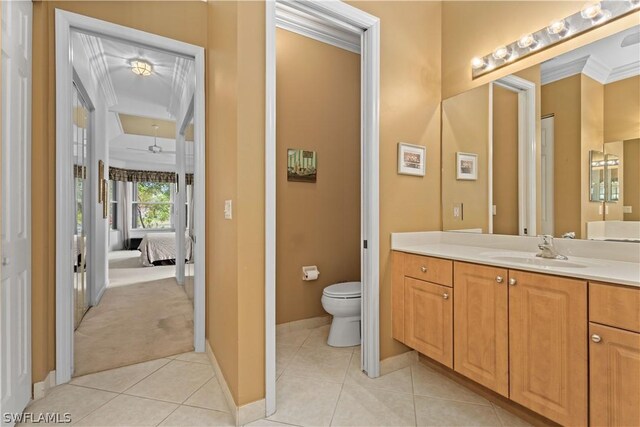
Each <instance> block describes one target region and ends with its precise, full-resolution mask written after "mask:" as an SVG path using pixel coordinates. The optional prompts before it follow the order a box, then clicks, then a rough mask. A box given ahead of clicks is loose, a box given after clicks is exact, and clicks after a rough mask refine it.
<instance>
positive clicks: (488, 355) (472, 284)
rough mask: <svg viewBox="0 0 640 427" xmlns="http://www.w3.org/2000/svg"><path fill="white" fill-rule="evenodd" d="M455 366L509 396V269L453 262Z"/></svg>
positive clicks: (462, 372)
mask: <svg viewBox="0 0 640 427" xmlns="http://www.w3.org/2000/svg"><path fill="white" fill-rule="evenodd" d="M453 271H454V274H453V276H454V286H455V288H454V289H455V292H456V298H455V300H454V311H455V315H454V331H455V332H454V349H455V352H454V370H455V371H457V372H459V373H460V374H462V375H464V376H466V377H468V378H470V379H472V380H474V381H476V382H477V383H480V384H482V385H483V386H485V387H487V388H490V389H491V390H493V391H495V392H497V393H500V394H501V395H503V396H505V397H509V311H508V292H507V291H508V289H507V286H508V285H507V280H508V271H507V270H506V269H504V268H498V267H489V266H483V265H476V264H468V263H464V262H456V263H454V268H453Z"/></svg>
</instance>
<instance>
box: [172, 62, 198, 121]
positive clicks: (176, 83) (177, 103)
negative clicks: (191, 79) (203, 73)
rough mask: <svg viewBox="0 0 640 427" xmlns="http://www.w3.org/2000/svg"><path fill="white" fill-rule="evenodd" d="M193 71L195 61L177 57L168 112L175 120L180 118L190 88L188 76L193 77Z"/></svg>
mask: <svg viewBox="0 0 640 427" xmlns="http://www.w3.org/2000/svg"><path fill="white" fill-rule="evenodd" d="M192 69H193V61H191V60H189V59H186V58H183V57H181V56H177V57H176V60H175V62H174V64H173V70H172V73H171V94H170V97H169V105H168V106H167V111H168V112H169V114H171V117H173V118H175V117H178V114H179V113H180V107H181V105H182V104H183V102H182V99H183V96H184V94H185V92H186V91H187V88H188V85H187V76H189V75H191V73H192Z"/></svg>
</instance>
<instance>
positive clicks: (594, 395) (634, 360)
mask: <svg viewBox="0 0 640 427" xmlns="http://www.w3.org/2000/svg"><path fill="white" fill-rule="evenodd" d="M589 335H590V337H591V340H590V343H589V351H590V357H589V365H590V366H589V380H590V400H589V414H590V424H591V425H592V426H640V334H638V333H635V332H630V331H625V330H623V329H618V328H612V327H609V326H603V325H598V324H597V323H593V322H592V323H590V324H589Z"/></svg>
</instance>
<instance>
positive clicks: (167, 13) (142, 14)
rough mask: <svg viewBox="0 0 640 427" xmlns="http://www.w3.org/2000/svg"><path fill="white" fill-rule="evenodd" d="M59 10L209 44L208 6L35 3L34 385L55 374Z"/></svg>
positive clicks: (129, 3) (168, 2) (33, 172)
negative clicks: (56, 24)
mask: <svg viewBox="0 0 640 427" xmlns="http://www.w3.org/2000/svg"><path fill="white" fill-rule="evenodd" d="M55 8H60V9H64V10H68V11H72V12H76V13H80V14H83V15H87V16H91V17H94V18H98V19H103V20H106V21H110V22H115V23H118V24H121V25H126V26H128V27H133V28H136V29H140V30H143V31H148V32H151V33H155V34H160V35H163V36H165V37H170V38H174V39H177V40H181V41H184V42H187V43H192V44H195V45H199V46H206V43H207V33H206V31H207V14H206V4H205V3H202V2H198V1H193V2H189V1H175V2H172V1H158V2H138V1H122V2H107V1H90V2H89V1H86V2H83V1H78V2H58V1H46V2H39V1H36V2H34V5H33V14H34V16H33V28H34V32H33V98H34V101H33V118H32V176H31V182H32V233H33V242H32V256H33V259H34V260H37V262H34V263H33V271H32V351H33V357H32V366H33V381H34V382H38V381H42V380H43V379H44V377H45V376H46V375H47V374H48V373H49V371H51V370H53V369H55V217H56V216H55V50H54V36H55V35H54V10H55Z"/></svg>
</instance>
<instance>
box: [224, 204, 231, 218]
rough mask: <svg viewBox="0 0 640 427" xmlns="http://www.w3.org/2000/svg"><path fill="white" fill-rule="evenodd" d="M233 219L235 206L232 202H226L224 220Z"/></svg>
mask: <svg viewBox="0 0 640 427" xmlns="http://www.w3.org/2000/svg"><path fill="white" fill-rule="evenodd" d="M231 218H233V204H232V202H231V200H225V201H224V219H231Z"/></svg>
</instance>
